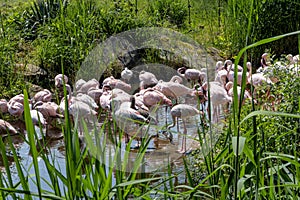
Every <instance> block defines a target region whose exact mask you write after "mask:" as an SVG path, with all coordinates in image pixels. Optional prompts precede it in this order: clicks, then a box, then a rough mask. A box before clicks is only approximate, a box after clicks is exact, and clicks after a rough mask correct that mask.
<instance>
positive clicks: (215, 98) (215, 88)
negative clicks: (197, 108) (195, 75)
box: [202, 82, 232, 121]
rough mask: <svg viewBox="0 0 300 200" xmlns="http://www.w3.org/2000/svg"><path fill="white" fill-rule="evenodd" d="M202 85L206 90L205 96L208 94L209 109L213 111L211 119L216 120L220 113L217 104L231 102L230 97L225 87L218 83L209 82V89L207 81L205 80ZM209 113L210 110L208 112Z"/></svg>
mask: <svg viewBox="0 0 300 200" xmlns="http://www.w3.org/2000/svg"><path fill="white" fill-rule="evenodd" d="M202 87H203V89H204V90H205V91H207V94H206V96H208V94H210V100H211V106H212V109H209V110H210V111H213V119H214V120H215V119H217V121H218V116H219V115H220V111H219V106H220V105H224V104H226V103H228V102H229V103H230V102H232V97H230V96H228V94H227V91H226V89H225V88H224V87H223V86H220V85H219V84H218V83H215V82H210V84H209V91H208V83H207V82H205V83H204V84H203V85H202ZM209 114H211V112H209Z"/></svg>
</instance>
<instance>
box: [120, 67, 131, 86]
mask: <svg viewBox="0 0 300 200" xmlns="http://www.w3.org/2000/svg"><path fill="white" fill-rule="evenodd" d="M132 76H133V72H132V71H131V70H130V69H128V68H127V67H125V69H124V70H123V71H122V72H121V77H122V79H123V80H124V81H126V82H127V83H128V82H129V81H130V79H131V78H132Z"/></svg>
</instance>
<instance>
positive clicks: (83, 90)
mask: <svg viewBox="0 0 300 200" xmlns="http://www.w3.org/2000/svg"><path fill="white" fill-rule="evenodd" d="M82 83H83V82H82ZM82 83H80V84H82ZM75 87H76V84H75ZM77 87H78V88H79V89H78V90H76V92H77V93H83V94H87V92H88V91H89V89H91V88H94V89H98V88H99V82H98V81H97V80H96V79H94V78H93V79H91V80H89V81H87V82H85V83H83V84H82V85H81V87H79V83H77Z"/></svg>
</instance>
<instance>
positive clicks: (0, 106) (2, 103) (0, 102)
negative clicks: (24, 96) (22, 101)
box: [0, 99, 8, 113]
mask: <svg viewBox="0 0 300 200" xmlns="http://www.w3.org/2000/svg"><path fill="white" fill-rule="evenodd" d="M7 103H8V102H7V100H6V99H0V112H1V113H7V112H8V105H7Z"/></svg>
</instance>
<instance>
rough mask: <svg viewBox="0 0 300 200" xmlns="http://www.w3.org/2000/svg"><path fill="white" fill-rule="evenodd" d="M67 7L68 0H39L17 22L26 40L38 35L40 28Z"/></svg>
mask: <svg viewBox="0 0 300 200" xmlns="http://www.w3.org/2000/svg"><path fill="white" fill-rule="evenodd" d="M66 7H67V0H63V1H61V0H37V1H35V2H33V5H32V6H31V7H30V8H28V9H26V10H25V11H24V12H23V13H22V17H21V18H20V19H18V20H15V22H16V23H17V24H18V25H19V26H20V28H19V29H20V30H21V31H22V34H23V35H24V38H25V39H26V40H31V41H32V40H34V39H36V38H37V37H38V34H39V33H38V28H39V27H41V26H42V25H44V24H47V23H50V21H51V20H52V19H54V18H56V17H57V16H58V15H59V14H60V13H61V12H63V11H64V10H65V9H66Z"/></svg>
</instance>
